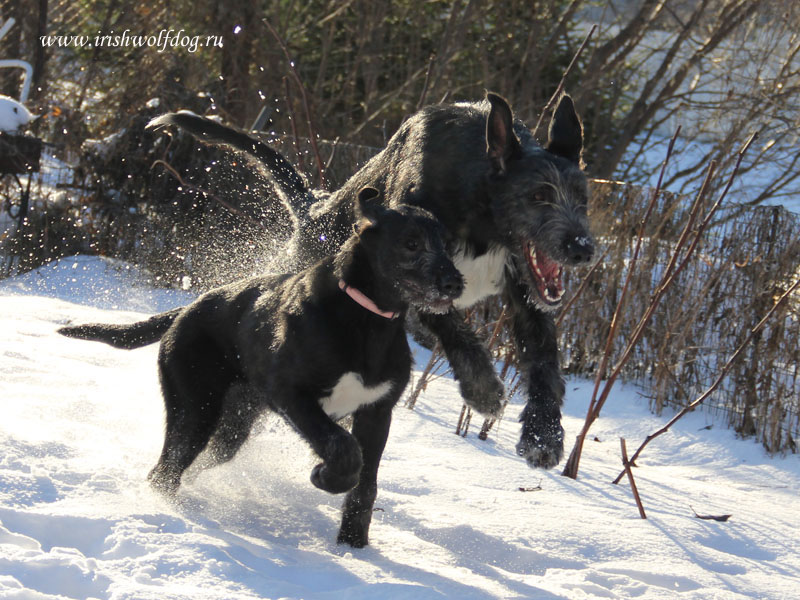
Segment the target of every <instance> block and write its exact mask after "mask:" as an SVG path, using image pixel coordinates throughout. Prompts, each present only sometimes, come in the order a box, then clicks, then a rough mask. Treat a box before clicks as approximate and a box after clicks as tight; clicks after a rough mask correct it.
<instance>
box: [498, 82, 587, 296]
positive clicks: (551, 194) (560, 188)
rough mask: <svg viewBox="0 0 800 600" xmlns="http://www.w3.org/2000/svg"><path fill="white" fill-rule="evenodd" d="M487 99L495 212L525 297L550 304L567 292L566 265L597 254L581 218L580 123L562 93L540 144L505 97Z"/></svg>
mask: <svg viewBox="0 0 800 600" xmlns="http://www.w3.org/2000/svg"><path fill="white" fill-rule="evenodd" d="M487 100H488V101H489V103H490V105H491V108H490V110H489V115H488V117H487V121H486V151H487V154H488V157H489V162H490V165H491V167H490V169H491V171H490V175H489V183H488V189H489V195H490V198H491V208H492V213H493V215H494V219H495V222H496V223H497V226H498V228H499V231H500V233H501V235H502V236H504V238H505V240H506V244H507V245H508V247H509V249H510V250H511V252H512V256H513V262H514V265H515V267H516V269H517V270H518V271H519V274H520V281H524V282H525V283H527V285H528V288H529V289H530V294H529V300H530V301H531V302H533V303H535V304H536V305H537V306H539V307H540V308H543V309H554V308H556V307H558V306H559V304H560V303H561V299H562V297H563V295H564V285H563V282H562V273H563V268H564V266H569V265H577V264H581V263H586V262H589V261H590V260H591V259H592V256H593V254H594V242H593V241H592V236H591V234H590V233H589V227H588V221H587V217H586V204H587V199H588V191H587V182H586V176H585V175H584V174H583V171H581V165H580V162H581V151H582V149H583V128H582V126H581V122H580V119H579V118H578V115H577V114H576V112H575V107H574V105H573V103H572V99H571V98H570V97H569V96H566V95H565V96H563V97H562V98H561V100H560V101H559V103H558V106H557V108H556V110H555V112H554V114H553V119H552V121H551V123H550V130H549V140H548V142H547V145H546V146H545V147H544V148H542V147H541V146H539V145H538V144H537V143H536V142H535V141H534V139H533V135H532V134H531V132H530V131H529V130H528V129H527V128H526V127H525V126H524V125H522V124H521V123H519V122H517V123H516V124H515V123H514V118H513V115H512V113H511V108H510V107H509V105H508V103H507V102H506V101H505V100H504V99H503V98H501V97H500V96H498V95H496V94H492V93H489V94H487ZM515 131H516V133H515ZM518 135H519V137H517V136H518Z"/></svg>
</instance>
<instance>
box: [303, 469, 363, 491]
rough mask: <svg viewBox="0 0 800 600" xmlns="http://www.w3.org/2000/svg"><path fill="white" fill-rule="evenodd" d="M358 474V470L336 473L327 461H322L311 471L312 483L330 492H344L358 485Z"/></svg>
mask: <svg viewBox="0 0 800 600" xmlns="http://www.w3.org/2000/svg"><path fill="white" fill-rule="evenodd" d="M358 475H359V474H358V472H356V473H350V474H345V475H343V474H341V473H336V472H334V471H332V470H331V469H330V468H329V467H328V465H326V464H325V463H320V464H318V465H317V466H316V467H314V469H313V470H312V471H311V483H313V484H314V486H316V487H318V488H319V489H321V490H323V491H325V492H328V493H329V494H342V493H344V492H347V491H349V490H352V489H353V488H354V487H356V484H357V483H358Z"/></svg>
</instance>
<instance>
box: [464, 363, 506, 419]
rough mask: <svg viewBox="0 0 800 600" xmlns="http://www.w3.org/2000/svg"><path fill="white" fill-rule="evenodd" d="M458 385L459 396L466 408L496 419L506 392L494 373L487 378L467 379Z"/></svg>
mask: <svg viewBox="0 0 800 600" xmlns="http://www.w3.org/2000/svg"><path fill="white" fill-rule="evenodd" d="M459 383H460V385H461V396H462V397H463V398H464V402H466V403H467V406H469V407H470V408H472V409H473V410H476V411H478V412H479V413H481V414H482V415H484V416H486V417H497V416H498V415H499V414H500V411H501V410H502V409H503V398H504V397H505V393H506V390H505V386H504V385H503V382H502V381H501V380H500V378H499V377H498V376H497V375H496V374H495V373H494V372H492V373H491V374H490V375H489V376H487V377H483V378H480V379H479V378H469V379H466V380H463V381H460V382H459Z"/></svg>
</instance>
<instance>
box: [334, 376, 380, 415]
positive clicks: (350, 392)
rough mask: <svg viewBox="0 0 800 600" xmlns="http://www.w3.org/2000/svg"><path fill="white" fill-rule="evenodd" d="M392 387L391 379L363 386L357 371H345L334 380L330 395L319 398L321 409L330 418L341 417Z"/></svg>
mask: <svg viewBox="0 0 800 600" xmlns="http://www.w3.org/2000/svg"><path fill="white" fill-rule="evenodd" d="M391 389H392V382H391V381H384V382H383V383H379V384H378V385H376V386H373V387H365V386H364V381H363V380H362V379H361V376H360V375H359V374H358V373H352V372H350V373H345V374H344V375H342V376H341V378H339V381H338V382H336V385H335V386H333V389H332V390H331V395H330V396H326V397H324V398H320V400H319V403H320V406H321V407H322V410H324V411H325V413H326V414H327V415H328V416H329V417H331V418H332V419H334V420H336V419H341V418H342V417H345V416H347V415H349V414H351V413H354V412H355V411H356V410H358V409H359V408H360V407H362V406H364V405H366V404H372V403H373V402H377V401H378V400H380V399H381V398H383V397H384V396H385V395H386V394H388V393H389V391H390V390H391Z"/></svg>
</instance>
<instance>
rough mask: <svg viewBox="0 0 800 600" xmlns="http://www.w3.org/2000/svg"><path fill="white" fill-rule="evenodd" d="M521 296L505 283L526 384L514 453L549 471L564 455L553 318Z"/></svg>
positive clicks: (560, 384) (516, 286)
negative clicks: (526, 394)
mask: <svg viewBox="0 0 800 600" xmlns="http://www.w3.org/2000/svg"><path fill="white" fill-rule="evenodd" d="M525 293H526V292H525V291H524V290H523V289H522V288H520V287H519V284H518V283H516V282H514V281H509V282H508V283H507V286H506V294H507V297H508V300H509V302H510V304H511V309H512V315H513V321H512V324H513V329H514V339H515V342H516V345H517V357H518V358H517V360H518V368H519V370H520V373H521V374H522V375H523V377H525V378H526V380H527V384H528V400H527V403H526V405H525V408H524V409H523V411H522V414H521V415H520V418H519V420H520V421H521V422H522V433H521V435H520V440H519V442H518V443H517V454H519V455H520V456H522V457H523V458H525V460H526V461H528V465H530V466H531V467H542V468H545V469H549V468H551V467H554V466H555V465H557V464H558V462H559V461H560V460H561V455H562V454H563V452H564V428H563V427H562V426H561V405H562V403H563V399H564V380H563V378H562V377H561V367H560V364H559V355H558V343H557V339H556V327H555V322H554V321H553V317H552V316H551V315H550V314H549V313H545V312H542V311H540V310H537V309H536V308H534V307H532V306H530V305H528V303H527V302H526V300H525Z"/></svg>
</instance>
